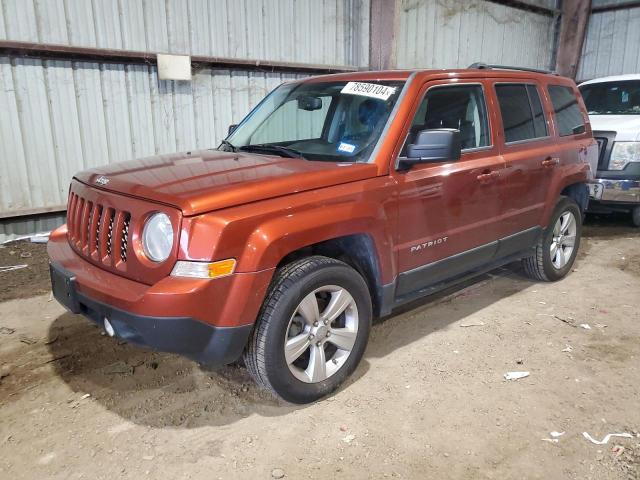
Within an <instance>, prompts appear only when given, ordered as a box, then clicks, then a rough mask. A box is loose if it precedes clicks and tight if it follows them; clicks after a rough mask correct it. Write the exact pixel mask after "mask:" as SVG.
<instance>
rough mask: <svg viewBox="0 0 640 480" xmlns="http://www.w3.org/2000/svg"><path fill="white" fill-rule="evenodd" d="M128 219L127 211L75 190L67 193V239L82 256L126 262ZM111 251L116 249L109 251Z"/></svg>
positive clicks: (129, 216) (112, 262)
mask: <svg viewBox="0 0 640 480" xmlns="http://www.w3.org/2000/svg"><path fill="white" fill-rule="evenodd" d="M130 222H131V214H130V213H129V212H126V211H121V210H116V209H114V208H111V207H106V206H104V205H102V204H99V203H97V202H92V201H89V200H87V199H85V198H82V197H81V196H79V195H77V194H76V193H71V194H70V195H69V204H68V208H67V230H68V236H69V243H71V245H72V246H74V247H75V249H76V250H77V251H78V253H81V254H82V255H84V256H87V257H93V258H94V259H96V260H100V261H102V262H103V263H105V264H111V265H115V264H116V263H118V262H120V261H122V262H126V259H127V249H128V246H129V242H128V236H129V224H130ZM114 252H117V253H115V255H112V254H113V253H114ZM114 256H116V258H114Z"/></svg>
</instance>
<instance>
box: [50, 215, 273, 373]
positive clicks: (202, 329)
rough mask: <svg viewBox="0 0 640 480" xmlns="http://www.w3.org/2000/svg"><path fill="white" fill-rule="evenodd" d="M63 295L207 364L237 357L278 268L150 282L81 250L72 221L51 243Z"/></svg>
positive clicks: (55, 286)
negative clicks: (72, 237) (103, 265)
mask: <svg viewBox="0 0 640 480" xmlns="http://www.w3.org/2000/svg"><path fill="white" fill-rule="evenodd" d="M47 251H48V253H49V258H50V261H51V280H52V290H53V294H54V296H55V298H56V299H57V300H58V301H59V302H60V303H61V304H63V305H64V306H65V307H66V308H67V309H69V310H70V311H71V312H73V313H80V314H82V315H84V316H86V317H88V318H89V319H91V320H93V321H94V322H96V323H98V324H99V325H101V326H104V319H105V318H106V319H108V321H109V323H110V324H111V325H112V326H113V329H114V332H115V335H116V336H118V337H121V338H123V339H125V340H127V341H130V342H132V343H136V344H139V345H145V346H148V347H151V348H154V349H157V350H161V351H167V352H174V353H180V354H182V355H184V356H186V357H189V358H191V359H193V360H196V361H198V362H200V363H203V364H207V365H212V366H215V365H222V364H227V363H231V362H233V361H234V360H236V359H237V358H238V357H239V356H240V355H241V353H242V350H243V348H244V346H245V345H246V342H247V339H248V336H249V333H250V331H251V329H252V327H253V324H254V322H255V320H256V317H257V315H258V311H259V309H260V306H261V304H262V300H263V298H264V296H265V292H266V289H267V287H268V285H269V282H270V281H271V275H272V273H273V271H272V270H265V271H262V272H253V273H236V274H233V275H229V276H227V277H223V278H219V279H215V280H208V279H193V278H176V277H166V278H164V279H162V280H160V281H159V282H157V283H155V284H154V285H146V284H142V283H139V282H136V281H133V280H130V279H127V278H124V277H122V276H120V275H116V274H114V273H111V272H108V271H106V270H102V269H100V268H99V267H97V266H95V265H93V264H91V263H89V262H87V261H86V260H84V259H83V258H82V257H80V256H79V255H78V254H76V253H75V252H74V251H73V250H72V249H71V247H70V246H69V244H68V242H67V238H66V227H65V226H63V227H61V228H60V229H58V230H56V231H54V232H53V233H52V234H51V236H50V238H49V244H48V245H47Z"/></svg>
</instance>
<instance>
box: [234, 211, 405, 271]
mask: <svg viewBox="0 0 640 480" xmlns="http://www.w3.org/2000/svg"><path fill="white" fill-rule="evenodd" d="M388 225H389V222H388V219H387V218H386V213H385V211H384V209H383V207H382V205H381V204H380V203H377V202H376V203H374V202H358V203H342V204H337V205H331V206H318V207H315V208H311V209H308V210H303V211H299V212H294V213H290V214H287V215H282V216H279V217H276V218H272V219H269V220H267V221H265V222H263V223H261V224H260V225H259V226H257V227H256V228H255V229H254V230H253V232H252V233H251V234H250V235H249V237H248V239H247V243H246V247H245V249H244V251H243V253H242V255H241V257H240V261H239V262H238V267H237V270H238V271H240V272H252V271H259V270H263V269H267V268H273V267H274V266H276V265H278V263H279V262H280V261H281V260H282V259H283V258H284V257H285V256H286V255H288V254H289V253H291V252H294V251H296V250H299V249H302V248H304V247H308V246H311V245H314V244H317V243H321V242H324V241H327V240H332V239H336V238H340V237H345V236H349V235H358V234H366V235H367V236H369V237H370V238H371V240H372V241H373V245H374V250H375V252H374V255H376V256H377V258H376V260H377V263H378V265H379V266H380V276H381V280H382V281H391V278H392V277H393V273H392V272H393V269H394V265H393V258H392V255H385V254H383V252H391V250H392V237H391V232H390V231H389V229H388Z"/></svg>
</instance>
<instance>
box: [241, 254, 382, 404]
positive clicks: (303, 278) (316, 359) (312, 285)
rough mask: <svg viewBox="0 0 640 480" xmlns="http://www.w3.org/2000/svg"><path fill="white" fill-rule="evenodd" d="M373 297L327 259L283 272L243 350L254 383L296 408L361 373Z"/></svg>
mask: <svg viewBox="0 0 640 480" xmlns="http://www.w3.org/2000/svg"><path fill="white" fill-rule="evenodd" d="M371 315H372V313H371V298H370V295H369V289H368V288H367V284H366V283H365V281H364V279H363V278H362V276H361V275H360V274H359V273H358V272H356V271H355V270H354V269H353V268H351V267H350V266H349V265H347V264H345V263H343V262H340V261H338V260H333V259H331V258H327V257H320V256H314V257H308V258H304V259H301V260H297V261H295V262H292V263H290V264H289V265H287V266H285V267H284V268H282V269H280V270H279V271H278V272H277V273H276V275H275V277H274V279H273V281H272V284H271V287H270V288H269V291H268V293H267V295H266V297H265V300H264V303H263V305H262V309H261V311H260V314H259V316H258V320H257V322H256V327H255V329H254V331H253V334H252V336H251V338H250V340H249V344H248V346H247V348H246V350H245V353H244V359H245V363H246V365H247V369H248V370H249V373H250V374H251V376H252V377H253V378H254V379H255V380H256V382H257V383H258V384H260V385H262V386H263V387H265V388H266V389H268V390H270V391H271V392H272V393H273V394H275V395H276V396H278V397H280V398H282V399H284V400H287V401H289V402H292V403H308V402H312V401H314V400H317V399H319V398H321V397H323V396H325V395H327V394H329V393H331V392H332V391H333V390H335V389H336V388H338V386H339V385H340V384H341V383H342V382H343V381H344V380H345V379H346V378H347V377H348V376H349V375H350V374H351V373H352V372H353V371H354V370H355V369H356V367H357V366H358V364H359V363H360V359H361V358H362V355H363V353H364V350H365V348H366V345H367V340H368V338H369V331H370V329H371Z"/></svg>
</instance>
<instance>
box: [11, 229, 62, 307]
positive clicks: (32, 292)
mask: <svg viewBox="0 0 640 480" xmlns="http://www.w3.org/2000/svg"><path fill="white" fill-rule="evenodd" d="M21 265H26V268H20V269H19V270H13V271H11V272H10V273H9V272H7V273H2V272H0V302H4V301H6V300H11V299H13V298H27V297H33V296H36V295H42V294H43V293H49V291H50V290H51V285H50V283H49V257H47V251H46V246H45V245H43V244H37V243H31V242H29V241H24V240H23V241H19V242H12V243H7V244H6V245H0V267H15V266H21Z"/></svg>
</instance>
